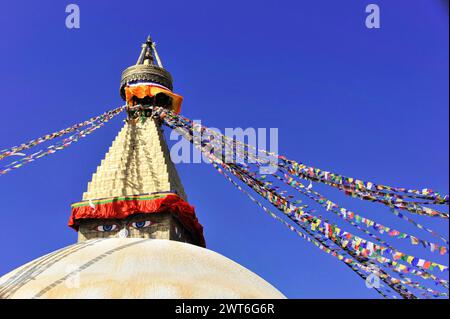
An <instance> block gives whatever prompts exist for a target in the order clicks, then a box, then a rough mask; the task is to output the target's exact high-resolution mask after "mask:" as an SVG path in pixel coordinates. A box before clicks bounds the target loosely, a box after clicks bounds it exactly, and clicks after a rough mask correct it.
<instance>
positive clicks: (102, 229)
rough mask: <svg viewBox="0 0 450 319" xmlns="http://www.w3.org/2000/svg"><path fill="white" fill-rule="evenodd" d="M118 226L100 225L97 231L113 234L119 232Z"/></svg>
mask: <svg viewBox="0 0 450 319" xmlns="http://www.w3.org/2000/svg"><path fill="white" fill-rule="evenodd" d="M117 228H118V227H117V225H116V224H110V225H100V226H97V227H96V228H95V229H96V230H98V231H100V232H112V231H115V230H117Z"/></svg>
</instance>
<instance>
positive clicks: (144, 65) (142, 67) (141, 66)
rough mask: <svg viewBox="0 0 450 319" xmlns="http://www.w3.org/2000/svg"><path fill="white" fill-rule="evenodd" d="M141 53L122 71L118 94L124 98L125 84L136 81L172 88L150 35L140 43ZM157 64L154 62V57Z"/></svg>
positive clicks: (170, 79)
mask: <svg viewBox="0 0 450 319" xmlns="http://www.w3.org/2000/svg"><path fill="white" fill-rule="evenodd" d="M141 48H142V49H141V53H140V54H139V58H138V60H137V62H136V64H135V65H133V66H130V67H129V68H127V69H125V70H124V71H123V72H122V79H121V81H120V96H121V97H122V98H123V99H124V100H125V86H127V85H128V84H130V83H136V82H154V83H158V84H160V85H163V86H165V87H167V88H168V89H169V90H172V89H173V85H172V76H171V75H170V73H169V72H167V70H165V69H164V68H163V67H162V64H161V59H160V58H159V56H158V53H157V52H156V49H155V43H154V42H153V41H152V38H151V37H150V36H148V37H147V40H146V41H145V43H143V44H142V45H141ZM155 57H156V61H157V63H158V65H155V64H154V58H155Z"/></svg>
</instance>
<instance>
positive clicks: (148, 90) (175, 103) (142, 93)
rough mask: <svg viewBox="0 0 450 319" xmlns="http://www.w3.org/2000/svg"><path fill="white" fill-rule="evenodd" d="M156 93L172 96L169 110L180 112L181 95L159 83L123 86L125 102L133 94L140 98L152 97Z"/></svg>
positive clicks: (129, 100) (128, 101) (128, 100)
mask: <svg viewBox="0 0 450 319" xmlns="http://www.w3.org/2000/svg"><path fill="white" fill-rule="evenodd" d="M158 93H163V94H166V95H168V96H170V97H171V98H172V105H171V106H172V108H171V111H172V112H175V113H177V114H178V113H180V110H181V103H182V102H183V97H182V96H181V95H178V94H175V93H173V92H172V91H170V90H168V89H166V88H163V87H162V86H159V85H152V84H143V85H136V86H127V87H125V97H126V100H127V103H128V104H130V102H131V99H132V98H133V96H135V97H137V98H139V99H142V98H144V97H146V96H149V97H154V96H155V95H157V94H158Z"/></svg>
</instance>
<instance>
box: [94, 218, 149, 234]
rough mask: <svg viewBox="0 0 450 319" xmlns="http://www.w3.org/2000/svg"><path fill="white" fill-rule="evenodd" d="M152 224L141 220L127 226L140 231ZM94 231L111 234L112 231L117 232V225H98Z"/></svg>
mask: <svg viewBox="0 0 450 319" xmlns="http://www.w3.org/2000/svg"><path fill="white" fill-rule="evenodd" d="M153 224H155V223H154V222H152V221H149V220H142V221H137V222H132V223H130V224H128V225H129V226H131V227H133V228H136V229H142V228H146V227H148V226H151V225H153ZM94 229H95V230H96V231H99V232H113V231H117V230H119V225H117V224H105V225H98V226H96V227H95V228H94Z"/></svg>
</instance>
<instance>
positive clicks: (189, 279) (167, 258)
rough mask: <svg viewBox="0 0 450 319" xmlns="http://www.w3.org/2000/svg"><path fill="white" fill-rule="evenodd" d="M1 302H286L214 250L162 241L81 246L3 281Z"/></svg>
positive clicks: (107, 241)
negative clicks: (180, 299)
mask: <svg viewBox="0 0 450 319" xmlns="http://www.w3.org/2000/svg"><path fill="white" fill-rule="evenodd" d="M0 298H285V297H284V296H283V294H281V293H280V292H279V291H278V290H277V289H275V288H274V287H273V286H272V285H270V284H269V283H268V282H266V281H265V280H263V279H262V278H261V277H259V276H258V275H256V274H254V273H253V272H251V271H250V270H248V269H246V268H244V267H243V266H241V265H239V264H237V263H235V262H234V261H232V260H230V259H228V258H226V257H224V256H222V255H220V254H218V253H216V252H213V251H211V250H208V249H205V248H201V247H198V246H195V245H191V244H186V243H182V242H177V241H172V240H163V239H140V238H108V239H93V240H88V241H84V242H80V243H77V244H74V245H71V246H68V247H66V248H63V249H60V250H57V251H55V252H53V253H50V254H48V255H45V256H43V257H40V258H38V259H35V260H34V261H31V262H29V263H27V264H25V265H24V266H22V267H20V268H18V269H16V270H13V271H11V272H10V273H8V274H6V275H4V276H3V277H1V278H0Z"/></svg>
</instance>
